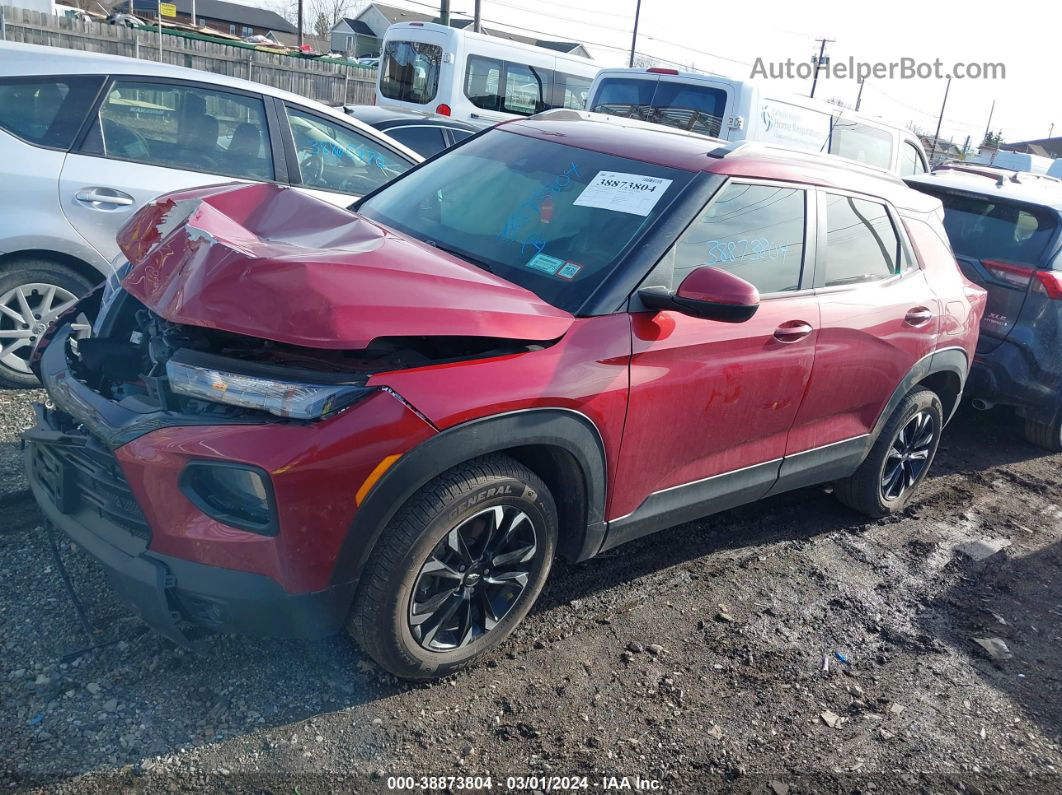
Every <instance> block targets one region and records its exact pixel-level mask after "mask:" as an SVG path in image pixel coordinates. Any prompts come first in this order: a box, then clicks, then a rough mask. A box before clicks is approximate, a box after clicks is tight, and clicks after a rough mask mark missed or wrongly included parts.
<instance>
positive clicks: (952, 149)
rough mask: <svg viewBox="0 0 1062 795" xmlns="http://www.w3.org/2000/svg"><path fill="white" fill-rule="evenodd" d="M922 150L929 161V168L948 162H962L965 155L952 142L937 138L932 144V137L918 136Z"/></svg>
mask: <svg viewBox="0 0 1062 795" xmlns="http://www.w3.org/2000/svg"><path fill="white" fill-rule="evenodd" d="M918 137H919V139H920V140H921V141H922V148H923V149H925V151H926V157H928V158H929V159H930V161H931V162H930V164H929V165H930V166H931V167H932V166H936V165H940V164H941V163H945V162H947V161H948V160H962V159H963V158H964V157H965V155H964V153H963V150H962V149H961V148H960V147H958V146H956V145H955V143H954V142H953V141H950V140H949V141H945V140H944V139H943V138H938V139H937V140H936V142H935V143H934V140H933V136H932V135H919V136H918Z"/></svg>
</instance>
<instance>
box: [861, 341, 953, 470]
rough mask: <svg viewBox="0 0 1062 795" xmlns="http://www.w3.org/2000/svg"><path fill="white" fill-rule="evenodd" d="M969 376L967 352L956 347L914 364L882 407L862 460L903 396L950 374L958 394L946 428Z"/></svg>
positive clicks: (935, 352) (940, 351) (925, 357)
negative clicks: (933, 378) (955, 378)
mask: <svg viewBox="0 0 1062 795" xmlns="http://www.w3.org/2000/svg"><path fill="white" fill-rule="evenodd" d="M969 372H970V362H969V359H967V357H966V351H965V350H963V349H962V348H959V347H951V348H938V349H937V350H935V351H932V352H930V353H927V354H926V355H925V356H923V357H922V358H921V359H919V360H918V361H917V362H915V364H914V366H913V367H912V368H911V369H910V371H908V373H907V375H905V376H904V377H903V379H902V380H901V381H900V383H899V384H898V385H897V386H896V389H894V390H893V393H892V396H891V397H890V398H889V402H888V403H886V404H885V408H884V409H882V411H881V414H879V415H878V419H877V422H875V423H874V428H873V429H872V430H871V432H870V435H869V436H868V437H867V441H866V450H865V452H864V456H865V455H866V454H867V453H869V452H870V448H872V447H873V446H874V443H875V442H876V441H877V440H878V436H880V435H881V431H882V429H883V428H884V427H885V423H886V422H888V421H889V417H891V416H892V413H893V412H894V411H895V410H896V407H897V406H898V405H900V401H901V400H903V398H904V396H905V395H906V394H907V393H908V392H910V391H911V390H912V389H914V388H915V386H917V385H918V384H919V383H921V382H922V381H924V380H925V379H926V378H928V377H929V376H931V375H933V374H935V373H953V374H954V375H956V376H958V378H959V393H958V395H956V398H955V404H954V405H953V406H952V407H951V411H950V412H949V413H948V415H947V416H946V417H944V424H945V425H946V424H947V423H948V421H949V420H950V419H951V417H952V416H953V415H954V414H955V410H956V409H957V408H958V406H959V401H960V399H961V397H962V390H963V388H964V387H965V386H966V376H967V375H968V374H969Z"/></svg>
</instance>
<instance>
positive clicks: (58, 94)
mask: <svg viewBox="0 0 1062 795" xmlns="http://www.w3.org/2000/svg"><path fill="white" fill-rule="evenodd" d="M102 82H103V78H102V77H95V76H75V77H47V78H29V79H27V78H23V77H13V78H12V77H6V78H2V79H0V128H3V129H5V130H7V131H8V132H10V133H13V134H14V135H17V136H18V137H19V138H21V139H23V140H24V141H28V142H29V143H31V144H37V145H38V146H49V147H54V148H57V149H66V148H68V147H69V146H70V145H71V144H72V143H73V142H74V137H75V136H76V135H77V131H78V130H79V129H80V128H81V124H82V122H84V120H85V116H87V115H88V112H89V108H90V107H91V106H92V101H93V100H94V99H95V98H96V92H97V91H99V88H100V83H102Z"/></svg>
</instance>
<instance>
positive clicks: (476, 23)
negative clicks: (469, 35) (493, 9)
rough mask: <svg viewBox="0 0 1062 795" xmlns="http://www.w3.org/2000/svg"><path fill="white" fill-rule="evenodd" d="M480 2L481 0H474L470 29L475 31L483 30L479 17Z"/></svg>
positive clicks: (480, 31)
mask: <svg viewBox="0 0 1062 795" xmlns="http://www.w3.org/2000/svg"><path fill="white" fill-rule="evenodd" d="M482 4H483V3H482V0H476V4H475V8H474V9H473V12H472V30H473V32H475V33H482V32H483V20H482V18H481V16H482V15H481V13H480V12H481V10H482V9H481V6H482Z"/></svg>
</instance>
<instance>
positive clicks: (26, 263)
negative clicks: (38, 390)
mask: <svg viewBox="0 0 1062 795" xmlns="http://www.w3.org/2000/svg"><path fill="white" fill-rule="evenodd" d="M91 290H92V284H91V283H90V282H89V281H88V280H87V279H86V278H85V277H84V276H82V275H81V274H79V273H77V272H76V271H74V270H73V269H71V268H68V267H67V266H65V265H59V264H57V263H55V262H52V261H51V260H47V259H41V258H39V257H24V258H19V259H16V260H13V261H11V262H8V263H6V264H5V265H4V266H3V267H2V268H0V305H2V306H3V307H4V309H5V310H6V311H4V310H0V386H3V387H9V388H14V389H30V388H33V387H37V386H40V383H39V382H38V381H37V377H36V376H35V375H34V374H33V373H32V372H31V371H30V369H29V365H28V360H29V355H30V353H31V352H32V350H33V346H34V345H35V344H36V341H37V339H38V338H39V337H40V335H41V333H42V332H43V331H44V327H46V326H47V325H48V324H49V323H50V321H51V320H52V319H54V315H55V314H57V313H58V311H59V310H61V309H62V308H63V307H64V305H66V304H67V303H68V302H69V301H70V300H72V299H77V298H83V297H84V296H85V295H87V294H88V293H89V291H91ZM22 299H25V303H23V300H22Z"/></svg>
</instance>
